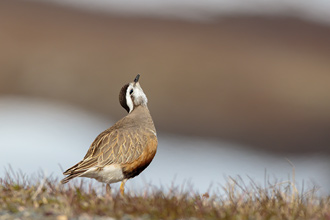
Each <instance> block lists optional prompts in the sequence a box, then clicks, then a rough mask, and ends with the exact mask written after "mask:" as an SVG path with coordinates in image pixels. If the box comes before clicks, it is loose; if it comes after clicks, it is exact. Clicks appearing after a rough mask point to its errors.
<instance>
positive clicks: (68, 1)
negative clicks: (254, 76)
mask: <svg viewBox="0 0 330 220" xmlns="http://www.w3.org/2000/svg"><path fill="white" fill-rule="evenodd" d="M35 1H43V2H45V1H49V2H56V3H60V4H63V5H70V6H75V7H80V8H84V9H87V10H101V11H111V12H117V13H126V14H133V15H139V14H142V15H151V16H161V17H178V18H184V19H193V20H209V19H210V17H212V16H213V15H219V14H220V15H221V14H235V13H243V14H247V13H248V14H249V13H252V14H275V15H283V14H284V15H290V16H294V17H302V18H305V19H309V20H316V21H319V22H326V23H330V13H329V10H330V1H329V0H314V1H310V0H203V1H188V0H139V1H129V0H35Z"/></svg>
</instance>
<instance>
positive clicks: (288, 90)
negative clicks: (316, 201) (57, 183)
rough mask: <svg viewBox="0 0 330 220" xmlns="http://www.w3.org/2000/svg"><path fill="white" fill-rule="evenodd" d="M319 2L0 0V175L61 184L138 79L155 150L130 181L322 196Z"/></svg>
mask: <svg viewBox="0 0 330 220" xmlns="http://www.w3.org/2000/svg"><path fill="white" fill-rule="evenodd" d="M329 10H330V3H329V2H328V1H323V0H316V1H307V0H306V1H305V0H303V1H295V0H282V1H277V0H269V1H258V0H248V1H247V0H244V1H243V0H235V1H226V0H222V1H212V0H205V1H199V2H198V1H191V2H190V1H184V0H180V1H164V0H156V1H155V0H154V1H150V0H142V1H135V2H132V1H126V0H125V1H119V0H112V1H110V0H109V1H107V0H94V1H87V0H84V1H83V0H79V1H78V0H43V1H36V0H35V1H32V0H30V1H28V0H25V1H23V0H21V1H19V0H2V1H0V150H1V154H0V161H1V163H0V165H1V170H0V176H3V175H4V173H5V168H6V167H8V165H9V164H10V165H11V166H12V167H13V169H14V170H18V169H20V170H22V171H23V172H24V173H27V174H33V173H36V172H38V171H40V170H42V172H44V173H45V174H46V175H53V176H55V177H62V175H61V171H62V170H61V167H62V168H63V169H66V168H68V167H70V166H72V165H74V164H75V163H76V162H78V161H80V160H81V159H82V158H83V156H84V155H85V153H86V152H87V149H88V148H89V146H90V144H91V143H92V142H93V140H94V138H95V137H96V136H97V135H98V134H99V133H100V132H101V131H103V130H105V129H106V128H108V127H110V126H111V125H112V124H113V123H115V122H116V121H117V120H119V119H120V118H121V117H123V116H125V115H126V112H125V110H124V109H123V108H122V107H121V106H120V105H119V101H118V94H119V90H120V88H121V87H122V86H123V85H124V84H126V83H127V82H131V81H132V80H133V79H134V77H135V76H136V74H137V73H140V74H141V78H140V83H141V85H142V87H143V89H144V91H145V93H146V95H147V97H148V99H149V104H148V106H149V109H150V111H151V114H152V116H153V119H154V122H155V125H156V128H157V131H158V136H159V148H158V152H157V155H156V157H155V159H154V161H153V162H152V163H151V165H150V166H149V167H148V168H147V169H146V171H144V172H143V173H142V174H141V175H140V176H138V177H136V178H135V179H133V180H131V181H128V183H127V187H128V188H130V190H138V189H139V187H143V185H144V184H145V183H150V184H152V185H154V186H161V187H165V188H166V187H167V186H170V185H171V184H172V183H175V184H176V185H182V184H184V183H186V184H187V183H189V184H191V185H193V187H194V188H196V190H198V191H199V192H205V191H207V190H208V189H209V188H210V187H211V188H219V186H220V185H223V184H224V183H225V181H226V178H227V177H228V176H232V177H236V176H238V175H239V176H241V177H242V179H243V180H245V181H247V182H249V178H252V179H253V180H255V181H256V182H259V183H264V181H265V179H270V182H273V181H272V180H274V179H277V180H288V179H291V178H292V166H291V165H290V163H289V162H288V160H289V161H291V162H292V163H293V164H294V166H295V174H296V183H297V184H298V186H299V187H303V185H304V186H305V188H306V185H310V186H314V185H316V186H318V187H320V188H321V191H322V192H330V187H329V186H330V171H329V170H330V169H329V168H330V161H329V155H330V147H329V145H330V135H329V133H330V27H329V24H330V14H329V13H328V12H329Z"/></svg>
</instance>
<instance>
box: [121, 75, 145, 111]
mask: <svg viewBox="0 0 330 220" xmlns="http://www.w3.org/2000/svg"><path fill="white" fill-rule="evenodd" d="M139 78H140V74H138V75H137V76H136V77H135V79H134V81H133V82H131V83H127V84H126V85H124V86H123V87H122V88H121V90H120V93H119V102H120V104H121V106H122V107H123V108H124V109H126V111H127V112H128V113H130V112H131V111H133V109H134V108H136V107H137V106H139V105H144V106H146V105H147V103H148V99H147V96H146V95H145V94H144V92H143V90H142V88H141V86H140V83H139Z"/></svg>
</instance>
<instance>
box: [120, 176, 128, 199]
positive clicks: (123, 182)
mask: <svg viewBox="0 0 330 220" xmlns="http://www.w3.org/2000/svg"><path fill="white" fill-rule="evenodd" d="M126 181H127V179H124V180H123V181H122V182H121V185H120V194H121V195H122V196H123V195H124V190H125V183H126Z"/></svg>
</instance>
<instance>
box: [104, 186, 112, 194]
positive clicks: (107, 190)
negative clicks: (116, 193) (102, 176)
mask: <svg viewBox="0 0 330 220" xmlns="http://www.w3.org/2000/svg"><path fill="white" fill-rule="evenodd" d="M105 191H106V194H107V195H111V186H110V184H107V185H106V187H105Z"/></svg>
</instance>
